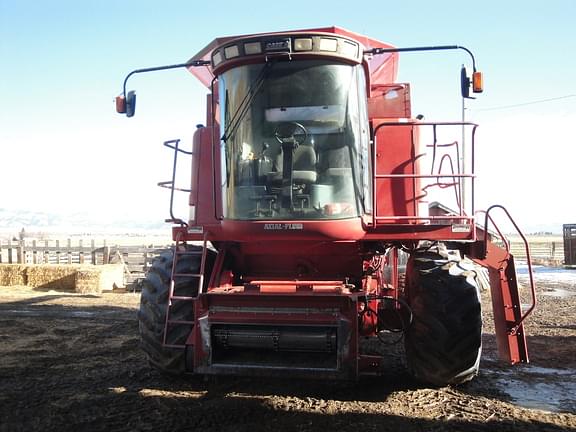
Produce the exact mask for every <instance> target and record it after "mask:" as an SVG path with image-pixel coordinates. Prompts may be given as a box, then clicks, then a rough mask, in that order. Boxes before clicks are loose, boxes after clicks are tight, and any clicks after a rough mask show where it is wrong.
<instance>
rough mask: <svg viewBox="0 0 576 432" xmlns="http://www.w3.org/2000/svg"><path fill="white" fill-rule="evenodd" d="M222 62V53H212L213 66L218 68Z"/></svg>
mask: <svg viewBox="0 0 576 432" xmlns="http://www.w3.org/2000/svg"><path fill="white" fill-rule="evenodd" d="M222 60H223V59H222V53H221V52H220V50H218V51H214V54H212V63H214V66H218V65H219V64H220V63H222Z"/></svg>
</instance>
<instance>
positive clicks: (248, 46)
mask: <svg viewBox="0 0 576 432" xmlns="http://www.w3.org/2000/svg"><path fill="white" fill-rule="evenodd" d="M244 52H245V53H246V55H251V54H260V53H261V52H262V45H261V44H260V42H248V43H245V44H244Z"/></svg>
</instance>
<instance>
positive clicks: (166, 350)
mask: <svg viewBox="0 0 576 432" xmlns="http://www.w3.org/2000/svg"><path fill="white" fill-rule="evenodd" d="M445 50H461V51H463V52H465V53H467V54H469V55H470V58H471V60H472V66H473V69H474V73H473V75H472V77H470V78H469V77H468V75H467V73H466V71H465V69H464V68H463V69H462V73H461V75H462V77H461V87H462V96H463V97H469V91H470V88H472V90H473V91H474V92H481V91H482V82H481V81H482V77H481V74H480V73H479V72H477V71H476V65H475V61H474V57H473V56H472V53H471V52H470V51H469V50H467V49H466V48H464V47H460V46H439V47H418V48H394V47H392V46H390V45H387V44H384V43H382V42H379V41H376V40H373V39H370V38H367V37H365V36H360V35H357V34H355V33H352V32H349V31H346V30H343V29H341V28H336V27H331V28H322V29H315V30H302V31H293V32H283V33H269V34H257V35H248V36H239V37H227V38H220V39H216V40H215V41H213V42H212V43H211V44H209V45H208V46H207V47H206V48H205V49H204V50H202V51H201V52H200V53H199V54H197V55H196V56H194V57H193V58H192V59H191V60H190V61H189V62H187V63H185V64H180V65H171V66H165V67H158V68H148V69H139V70H136V71H133V72H132V73H131V74H130V75H128V77H127V78H126V80H125V82H124V94H123V95H122V96H120V97H118V99H117V110H118V111H119V112H121V113H126V114H127V115H128V116H132V115H133V114H134V108H135V94H134V93H133V92H128V93H127V92H126V82H127V80H128V78H129V77H130V76H132V75H133V74H135V73H142V72H151V71H158V70H163V69H172V68H178V67H184V68H187V69H189V70H190V72H191V73H192V74H193V75H195V76H196V77H197V78H198V79H199V80H200V81H201V82H202V83H203V84H204V85H206V86H207V87H208V88H209V91H210V93H209V95H208V98H207V116H206V125H205V126H203V127H200V128H198V129H197V131H196V132H195V135H194V140H193V145H192V150H191V151H188V150H183V149H182V148H181V147H180V142H179V141H170V142H167V143H165V145H166V146H168V147H169V148H171V149H172V150H173V151H174V170H175V168H176V165H177V164H176V161H177V158H178V157H185V156H186V157H190V158H191V166H192V177H191V178H192V181H191V185H190V189H189V191H188V192H189V204H190V217H189V218H188V219H187V220H183V219H178V218H176V217H175V216H174V215H173V212H172V202H173V198H174V191H175V190H176V187H175V181H174V179H175V172H174V173H173V177H172V180H171V181H168V182H162V183H161V185H162V186H165V187H168V188H170V189H171V201H170V202H171V205H170V215H171V217H170V219H169V220H168V221H169V222H171V223H173V224H174V226H173V229H172V231H173V238H174V241H175V245H174V248H173V249H172V250H171V251H168V252H166V253H165V254H164V255H162V256H160V257H159V258H158V259H157V260H156V261H155V262H154V264H153V266H152V268H151V269H150V271H149V274H148V276H147V279H146V280H145V282H144V287H143V291H142V302H141V308H140V314H139V318H140V334H141V337H142V344H143V347H144V349H145V350H146V352H147V354H148V357H149V360H150V362H151V363H152V364H153V365H155V366H156V367H158V368H159V369H161V370H163V371H166V372H170V373H184V372H190V373H198V374H241V375H274V376H279V375H286V376H300V377H315V378H330V379H356V378H357V377H359V376H360V375H367V374H371V375H375V374H378V373H381V372H382V370H383V368H384V361H383V360H384V358H385V356H386V350H387V346H386V345H383V346H382V349H380V350H379V353H378V354H375V353H374V352H373V350H372V351H368V350H367V349H366V348H365V346H364V343H363V341H365V340H366V339H370V338H372V339H374V340H384V339H385V338H386V336H387V334H389V333H395V332H399V333H400V332H401V333H403V336H404V338H403V340H404V343H405V351H406V360H407V364H408V367H409V370H410V372H411V373H412V374H413V375H414V376H415V377H416V378H417V379H420V380H422V381H424V382H428V383H432V384H435V385H445V384H458V383H462V382H465V381H468V380H470V379H472V378H473V377H474V376H475V375H476V374H477V372H478V365H479V360H480V352H481V333H482V318H481V305H480V292H479V272H480V271H481V270H480V269H481V266H483V267H485V268H487V269H488V274H489V280H490V290H491V294H492V300H493V307H494V318H495V324H496V333H497V340H498V348H499V350H500V354H501V357H502V358H503V359H504V360H506V361H508V362H510V363H519V362H527V361H528V354H527V350H526V342H525V335H524V329H523V322H524V319H525V318H526V316H527V315H528V314H529V313H530V311H531V310H532V309H533V307H534V304H532V307H530V308H529V309H528V310H526V311H524V312H523V311H522V309H521V306H520V300H519V295H518V288H517V285H516V276H515V272H514V260H513V258H512V256H511V255H510V253H509V252H508V248H507V247H506V245H505V244H504V246H503V247H501V246H498V245H496V243H494V242H492V238H493V237H495V236H494V233H495V232H496V233H497V227H495V226H494V225H493V223H492V213H494V210H495V209H496V207H499V206H495V207H494V208H491V209H489V210H488V211H487V212H485V213H483V214H480V213H478V212H476V211H475V208H474V181H475V178H474V149H475V140H474V139H475V130H476V125H475V124H472V123H465V122H444V123H430V122H424V121H422V120H421V119H418V118H414V117H413V116H412V112H411V105H410V85H409V84H407V83H397V82H396V72H397V66H398V56H399V52H403V51H445ZM437 192H439V193H437ZM436 195H439V196H442V197H445V199H446V200H445V201H444V200H443V201H444V202H443V203H442V204H438V203H436V202H431V200H432V197H434V196H436ZM501 210H503V209H501ZM504 212H505V210H504ZM504 214H505V215H507V213H504ZM478 217H481V219H482V220H481V222H483V223H481V224H478V219H477V218H478ZM496 237H499V236H496ZM402 257H407V263H406V264H405V265H404V264H402V262H401V261H402ZM532 292H534V287H533V285H532ZM533 303H534V302H533Z"/></svg>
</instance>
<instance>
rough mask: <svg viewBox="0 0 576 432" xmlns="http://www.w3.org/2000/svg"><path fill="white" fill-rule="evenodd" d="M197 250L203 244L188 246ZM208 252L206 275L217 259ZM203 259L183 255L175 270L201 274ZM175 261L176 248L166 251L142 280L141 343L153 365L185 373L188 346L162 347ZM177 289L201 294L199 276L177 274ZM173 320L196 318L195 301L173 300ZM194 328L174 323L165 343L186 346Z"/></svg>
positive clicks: (180, 293) (139, 318)
mask: <svg viewBox="0 0 576 432" xmlns="http://www.w3.org/2000/svg"><path fill="white" fill-rule="evenodd" d="M195 249H196V250H198V251H201V250H202V248H201V247H200V246H188V250H195ZM207 253H208V255H207V257H206V263H205V274H206V275H207V276H208V277H209V276H210V273H211V269H212V262H213V260H214V252H213V251H211V250H208V251H207ZM201 258H202V255H201V254H197V255H180V256H179V257H178V264H177V268H176V273H180V274H182V273H200V264H201ZM173 261H174V251H173V250H168V251H165V252H163V253H162V254H161V255H160V256H158V257H157V258H156V259H155V260H154V261H153V262H152V266H151V268H150V270H148V273H147V275H146V278H145V279H144V281H143V283H142V294H141V297H140V310H139V312H138V320H139V331H140V343H141V346H142V349H143V350H144V352H145V353H146V355H147V357H148V361H149V362H150V364H151V365H152V366H154V367H155V368H157V369H159V370H160V371H162V372H165V373H169V374H183V373H185V372H186V352H185V349H178V348H166V347H164V346H163V337H164V325H165V322H166V310H167V303H168V293H169V290H170V275H171V273H172V263H173ZM205 282H206V281H205ZM174 291H175V293H176V295H178V296H191V297H194V296H196V295H197V294H198V279H197V278H194V277H189V276H181V277H178V278H177V279H176V281H175V290H174ZM170 319H172V320H179V321H180V320H181V321H193V320H194V304H193V302H191V301H176V302H174V304H173V305H172V307H171V309H170ZM191 331H192V325H191V324H190V325H189V324H178V325H174V326H171V327H170V331H169V332H168V337H167V339H166V343H167V344H169V345H184V343H185V342H186V339H187V338H188V335H189V334H190V332H191Z"/></svg>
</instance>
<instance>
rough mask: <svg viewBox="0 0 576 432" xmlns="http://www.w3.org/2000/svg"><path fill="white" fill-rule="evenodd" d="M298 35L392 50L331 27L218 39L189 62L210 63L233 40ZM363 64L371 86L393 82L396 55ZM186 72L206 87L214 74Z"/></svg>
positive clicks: (198, 70)
mask: <svg viewBox="0 0 576 432" xmlns="http://www.w3.org/2000/svg"><path fill="white" fill-rule="evenodd" d="M300 33H325V34H336V35H341V36H345V37H348V38H351V39H354V40H355V41H357V42H359V43H360V44H361V45H362V48H363V49H364V50H369V49H372V48H394V47H393V46H392V45H390V44H387V43H384V42H381V41H378V40H376V39H372V38H369V37H367V36H363V35H360V34H358V33H354V32H351V31H349V30H346V29H343V28H341V27H335V26H333V27H321V28H316V29H305V30H292V31H284V32H272V33H257V34H247V35H238V36H225V37H220V38H216V39H214V40H213V41H212V42H210V43H209V44H208V45H207V46H206V47H205V48H204V49H202V50H200V52H198V53H197V54H196V55H195V56H193V57H192V58H191V59H190V61H192V60H204V61H210V60H211V58H212V52H213V51H214V50H215V49H216V48H218V47H220V46H222V45H224V44H226V43H228V42H230V41H232V40H235V39H239V38H246V37H258V36H273V35H296V34H300ZM365 62H366V64H367V68H368V72H369V75H370V83H371V84H372V85H375V84H389V83H392V82H395V80H396V76H397V73H398V53H396V52H392V53H385V54H379V55H376V56H370V57H366V58H365ZM188 70H189V71H190V73H191V74H192V75H194V76H195V77H196V78H198V79H199V80H200V82H201V83H202V84H204V85H205V86H206V87H210V84H211V82H212V80H213V79H214V74H213V72H212V66H211V65H207V66H197V67H190V68H189V69H188Z"/></svg>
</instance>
